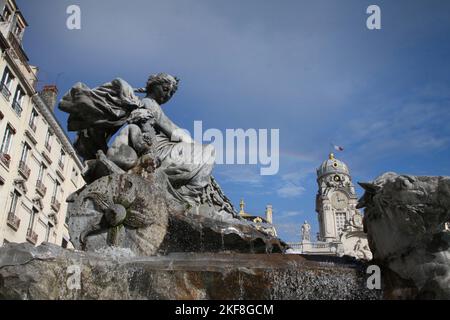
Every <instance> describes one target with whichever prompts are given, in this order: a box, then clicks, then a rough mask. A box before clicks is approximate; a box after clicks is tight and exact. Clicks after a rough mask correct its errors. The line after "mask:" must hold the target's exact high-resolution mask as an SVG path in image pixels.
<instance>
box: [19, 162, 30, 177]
mask: <svg viewBox="0 0 450 320" xmlns="http://www.w3.org/2000/svg"><path fill="white" fill-rule="evenodd" d="M19 173H20V174H21V175H22V176H23V177H24V178H25V179H26V180H28V178H29V177H30V173H31V169H30V168H28V166H27V164H26V163H25V162H24V161H20V162H19Z"/></svg>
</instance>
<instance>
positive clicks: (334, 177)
mask: <svg viewBox="0 0 450 320" xmlns="http://www.w3.org/2000/svg"><path fill="white" fill-rule="evenodd" d="M317 183H318V185H319V191H318V193H317V197H316V211H317V213H318V217H319V227H320V232H319V240H320V241H326V242H337V241H340V236H341V234H342V232H343V231H344V229H345V228H346V227H347V226H350V225H354V223H352V222H353V220H354V218H355V217H356V218H358V219H357V220H360V218H362V217H361V215H360V213H359V211H358V209H356V204H357V202H358V197H357V195H356V193H355V187H354V185H353V183H352V178H351V176H350V172H349V170H348V167H347V165H346V164H345V163H343V162H342V161H340V160H338V159H336V158H335V157H334V154H332V153H331V154H330V156H329V158H328V159H327V160H325V161H324V162H323V163H322V165H321V166H320V167H319V168H318V169H317ZM355 214H357V216H355ZM354 216H355V217H354ZM357 222H359V221H357Z"/></svg>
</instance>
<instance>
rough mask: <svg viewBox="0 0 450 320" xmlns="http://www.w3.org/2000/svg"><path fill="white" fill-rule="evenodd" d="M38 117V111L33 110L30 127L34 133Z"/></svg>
mask: <svg viewBox="0 0 450 320" xmlns="http://www.w3.org/2000/svg"><path fill="white" fill-rule="evenodd" d="M38 116H39V114H38V113H37V111H36V109H34V108H33V110H31V116H30V121H29V122H28V125H29V126H30V128H31V129H32V130H33V131H34V132H36V119H37V117H38Z"/></svg>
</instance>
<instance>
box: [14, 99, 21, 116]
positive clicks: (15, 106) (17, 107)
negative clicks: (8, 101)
mask: <svg viewBox="0 0 450 320" xmlns="http://www.w3.org/2000/svg"><path fill="white" fill-rule="evenodd" d="M12 108H13V110H14V111H15V112H16V113H17V115H18V116H19V117H20V116H21V115H22V107H21V106H20V104H19V103H18V102H17V101H13V103H12Z"/></svg>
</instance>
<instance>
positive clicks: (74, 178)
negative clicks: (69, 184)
mask: <svg viewBox="0 0 450 320" xmlns="http://www.w3.org/2000/svg"><path fill="white" fill-rule="evenodd" d="M77 178H78V171H77V170H76V169H75V167H73V168H72V177H71V179H72V181H73V183H75V184H76V183H77Z"/></svg>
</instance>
